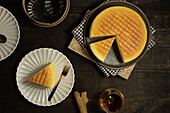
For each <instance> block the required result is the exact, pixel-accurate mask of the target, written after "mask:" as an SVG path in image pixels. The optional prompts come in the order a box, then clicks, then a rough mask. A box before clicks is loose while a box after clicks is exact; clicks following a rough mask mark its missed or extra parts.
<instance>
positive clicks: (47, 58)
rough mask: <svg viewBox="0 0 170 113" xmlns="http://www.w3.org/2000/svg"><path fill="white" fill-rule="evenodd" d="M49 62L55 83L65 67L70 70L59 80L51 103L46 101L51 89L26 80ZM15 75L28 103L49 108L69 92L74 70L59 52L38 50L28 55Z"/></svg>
mask: <svg viewBox="0 0 170 113" xmlns="http://www.w3.org/2000/svg"><path fill="white" fill-rule="evenodd" d="M50 62H53V64H54V66H55V69H56V77H57V80H56V83H57V82H58V80H59V77H60V75H61V73H62V70H63V68H64V66H65V65H69V66H70V70H69V72H68V74H67V76H66V77H64V78H63V79H62V80H61V82H60V84H59V85H58V87H57V89H56V92H55V94H54V95H53V97H52V99H51V101H48V97H49V95H50V93H51V91H52V88H48V87H44V86H41V85H38V84H35V83H32V82H29V81H28V79H29V78H30V77H31V76H33V75H34V74H35V73H37V72H38V71H40V70H41V69H42V68H43V67H45V66H46V65H47V64H49V63H50ZM16 75H17V76H16V81H17V85H18V89H19V91H20V92H21V94H22V95H23V96H24V97H25V98H26V99H27V100H28V101H30V102H32V103H33V104H36V105H39V106H51V105H55V104H57V103H60V102H61V101H63V100H64V99H65V98H66V97H67V96H68V95H69V93H70V92H71V90H72V88H73V85H74V78H75V75H74V69H73V67H72V64H71V63H70V61H69V60H68V59H67V57H66V56H65V55H63V54H62V53H61V52H59V51H57V50H54V49H49V48H40V49H36V50H34V51H31V52H30V53H28V54H27V55H26V56H25V57H24V58H23V59H22V60H21V62H20V63H19V66H18V68H17V73H16Z"/></svg>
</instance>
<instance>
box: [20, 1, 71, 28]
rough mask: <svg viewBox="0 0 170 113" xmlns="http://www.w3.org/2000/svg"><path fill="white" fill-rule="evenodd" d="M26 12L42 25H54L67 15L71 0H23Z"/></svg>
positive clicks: (36, 23)
mask: <svg viewBox="0 0 170 113" xmlns="http://www.w3.org/2000/svg"><path fill="white" fill-rule="evenodd" d="M22 6H23V10H24V13H25V14H26V16H27V17H28V18H29V19H30V20H31V22H32V23H34V24H35V25H38V26H40V27H53V26H56V25H57V24H59V23H61V22H62V21H63V20H64V19H65V17H66V16H67V14H68V12H69V8H70V0H22Z"/></svg>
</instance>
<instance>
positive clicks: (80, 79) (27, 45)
mask: <svg viewBox="0 0 170 113" xmlns="http://www.w3.org/2000/svg"><path fill="white" fill-rule="evenodd" d="M102 1H103V0H71V9H70V12H69V15H68V16H67V18H66V19H65V20H64V21H63V22H62V23H61V24H59V25H57V26H55V27H52V28H40V27H37V26H35V25H33V24H32V23H31V22H30V21H29V20H28V19H27V18H26V16H25V15H24V13H23V11H22V7H21V0H1V1H0V5H1V6H3V7H5V8H7V9H8V10H9V11H11V12H12V13H13V15H14V16H15V17H16V19H17V20H18V22H19V25H20V30H21V38H20V42H19V44H18V47H17V49H16V50H15V52H14V53H13V54H12V55H11V56H10V57H8V58H7V59H5V60H3V61H1V62H0V103H1V106H0V112H1V113H30V112H31V113H79V111H78V107H77V105H76V101H75V98H74V96H73V92H74V91H76V90H77V91H80V92H81V91H87V92H88V97H89V99H90V101H89V103H88V105H87V108H88V111H89V113H103V111H102V110H101V109H100V108H99V105H98V99H99V95H100V93H101V92H102V91H103V90H105V89H107V88H110V87H113V88H116V89H118V90H120V91H121V92H122V93H123V94H124V96H125V99H126V100H125V104H124V107H123V108H122V110H121V111H120V112H119V113H169V112H170V21H168V20H169V19H170V13H169V12H170V6H169V5H170V1H169V0H128V1H129V2H132V3H134V4H136V5H137V6H139V7H140V8H141V9H142V10H143V11H144V13H145V14H146V15H147V17H148V19H149V21H150V23H151V25H153V27H155V28H156V34H155V42H156V45H155V46H154V47H153V48H152V49H151V50H150V51H148V52H147V54H146V55H145V56H144V57H143V58H142V59H141V60H140V61H139V62H138V63H137V65H136V67H135V69H134V71H133V72H132V74H131V76H130V78H129V80H124V79H122V78H120V77H110V78H106V77H104V75H103V74H102V72H101V71H100V70H99V69H98V68H97V66H96V65H95V64H93V63H92V62H90V61H88V60H87V59H85V58H83V57H81V56H79V55H78V54H75V53H74V52H72V51H71V50H69V49H67V46H68V44H69V42H70V41H71V39H72V37H73V36H72V34H71V31H72V30H73V29H74V28H75V27H76V26H77V25H78V24H79V22H80V21H81V19H82V18H83V16H84V14H85V12H86V10H87V9H92V8H93V7H95V6H97V5H99V4H100V3H102ZM41 47H49V48H54V49H57V50H59V51H61V52H63V53H64V54H65V55H66V56H67V57H68V58H69V59H70V60H71V63H72V64H73V66H74V69H75V75H76V78H75V84H74V88H73V90H72V92H71V94H70V95H69V96H68V97H67V98H66V99H65V100H64V101H63V102H61V103H60V104H57V105H55V106H52V107H39V106H36V105H33V104H32V103H30V102H28V101H27V100H26V99H24V97H23V96H22V95H21V93H20V92H19V90H18V88H17V85H16V69H17V67H18V64H19V62H20V61H21V59H22V58H23V57H24V56H25V55H26V54H27V53H29V52H30V51H32V50H34V49H37V48H41Z"/></svg>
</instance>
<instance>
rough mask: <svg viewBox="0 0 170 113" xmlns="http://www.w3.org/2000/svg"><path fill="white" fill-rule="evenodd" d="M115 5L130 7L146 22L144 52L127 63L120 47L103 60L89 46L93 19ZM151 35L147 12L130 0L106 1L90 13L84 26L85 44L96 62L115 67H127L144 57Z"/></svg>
mask: <svg viewBox="0 0 170 113" xmlns="http://www.w3.org/2000/svg"><path fill="white" fill-rule="evenodd" d="M113 6H125V7H128V8H130V9H132V10H134V11H136V12H137V13H138V14H139V15H140V16H141V17H142V19H143V21H144V22H145V25H146V28H147V42H146V45H145V47H144V49H143V51H142V53H141V54H140V55H139V56H138V57H137V58H135V59H134V60H132V61H129V62H126V63H123V62H122V61H121V57H120V54H119V52H118V49H115V50H113V51H111V53H112V56H109V55H107V57H106V59H105V61H104V62H101V61H99V60H98V59H97V58H96V56H95V55H94V54H93V52H92V50H91V48H90V47H89V41H88V40H89V30H90V27H91V24H92V22H93V20H94V19H95V17H96V16H97V15H98V14H99V13H100V12H102V11H103V10H105V9H106V8H109V7H113ZM150 37H151V31H150V24H149V21H148V19H147V17H146V16H145V14H144V13H143V12H142V11H141V10H140V9H139V8H138V7H137V6H135V5H133V4H131V3H129V2H125V1H110V2H106V3H103V4H102V5H100V6H98V7H97V8H95V9H94V10H93V11H92V13H91V14H90V15H89V17H88V20H87V22H86V24H85V28H84V42H85V46H86V47H87V51H88V52H89V54H90V55H91V56H92V58H93V60H94V62H97V63H99V64H102V65H104V66H106V67H109V68H114V69H120V68H125V67H128V66H131V65H133V64H134V63H136V62H137V61H139V60H140V59H141V58H142V57H143V55H144V54H145V53H146V50H147V48H148V45H149V41H150ZM113 48H114V47H113ZM109 52H110V51H109Z"/></svg>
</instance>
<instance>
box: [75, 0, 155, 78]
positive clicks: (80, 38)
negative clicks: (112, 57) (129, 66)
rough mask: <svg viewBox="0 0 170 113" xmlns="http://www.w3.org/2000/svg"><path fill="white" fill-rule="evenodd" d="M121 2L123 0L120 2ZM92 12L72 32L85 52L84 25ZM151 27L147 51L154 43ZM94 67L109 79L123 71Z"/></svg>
mask: <svg viewBox="0 0 170 113" xmlns="http://www.w3.org/2000/svg"><path fill="white" fill-rule="evenodd" d="M122 1H123V0H122ZM91 12H92V11H90V12H89V13H88V14H87V16H86V17H85V18H84V19H83V20H82V21H81V23H80V24H79V25H78V26H77V27H76V28H75V29H74V30H73V31H72V33H73V35H74V37H75V38H76V39H77V41H78V42H79V43H80V45H81V46H82V47H83V48H84V50H86V51H87V49H86V47H85V44H84V39H83V30H84V25H85V23H86V21H87V19H88V16H89V15H90V13H91ZM150 27H151V33H152V36H151V40H150V42H149V45H148V50H149V49H150V48H151V47H153V46H154V45H155V42H154V41H153V34H154V33H155V29H154V28H153V27H152V26H150ZM96 65H97V66H98V67H99V69H100V70H101V71H102V72H103V73H104V75H105V76H106V77H109V76H116V75H117V74H118V73H119V72H121V71H122V70H123V69H112V68H108V67H105V66H103V65H101V64H98V63H97V62H96Z"/></svg>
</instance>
